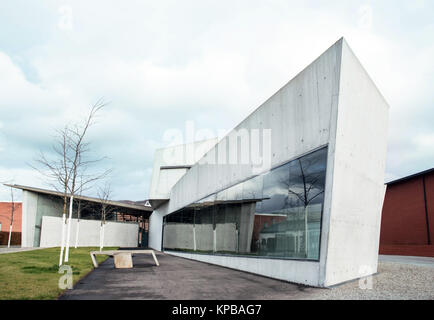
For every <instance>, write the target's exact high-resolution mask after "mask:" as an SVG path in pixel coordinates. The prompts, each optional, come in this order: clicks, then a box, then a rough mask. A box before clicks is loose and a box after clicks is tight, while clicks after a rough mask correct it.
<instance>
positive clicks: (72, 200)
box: [65, 196, 74, 262]
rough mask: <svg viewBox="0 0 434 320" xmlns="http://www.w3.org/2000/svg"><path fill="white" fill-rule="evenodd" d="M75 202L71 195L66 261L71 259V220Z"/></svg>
mask: <svg viewBox="0 0 434 320" xmlns="http://www.w3.org/2000/svg"><path fill="white" fill-rule="evenodd" d="M73 203H74V196H71V199H70V201H69V215H68V232H67V235H66V251H65V262H68V259H69V242H70V240H71V224H72V223H71V220H72V205H73Z"/></svg>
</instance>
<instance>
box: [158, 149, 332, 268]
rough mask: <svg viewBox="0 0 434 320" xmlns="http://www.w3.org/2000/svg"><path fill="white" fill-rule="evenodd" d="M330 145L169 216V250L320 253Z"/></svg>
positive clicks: (300, 256)
mask: <svg viewBox="0 0 434 320" xmlns="http://www.w3.org/2000/svg"><path fill="white" fill-rule="evenodd" d="M326 161H327V148H323V149H320V150H317V151H315V152H312V153H310V154H308V155H306V156H303V157H301V158H299V159H296V160H293V161H291V162H289V163H286V164H284V165H282V166H280V167H277V168H275V169H273V170H271V171H269V172H267V173H265V174H262V175H259V176H256V177H253V178H251V179H249V180H247V181H245V182H243V183H240V184H237V185H235V186H232V187H230V188H228V189H225V190H222V191H221V192H218V193H217V194H214V195H212V196H209V197H207V198H205V199H203V200H201V201H198V202H197V203H195V204H192V205H191V206H190V207H188V208H185V209H183V210H181V211H179V212H177V213H174V214H171V215H168V216H166V217H165V222H164V240H163V246H164V249H165V250H186V251H192V252H196V253H208V254H232V255H253V256H262V257H276V258H287V259H308V260H318V259H319V244H320V234H321V217H322V211H323V202H324V187H325V174H326Z"/></svg>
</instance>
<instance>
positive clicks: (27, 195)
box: [8, 185, 152, 247]
mask: <svg viewBox="0 0 434 320" xmlns="http://www.w3.org/2000/svg"><path fill="white" fill-rule="evenodd" d="M8 186H9V187H13V188H16V189H21V190H22V191H23V196H22V199H23V206H22V233H21V246H22V247H58V246H60V244H61V234H62V213H63V194H62V193H60V192H56V191H52V190H45V189H40V188H34V187H28V186H21V185H8ZM69 201H70V196H69V195H68V202H69ZM106 204H107V208H108V209H107V211H108V212H109V213H108V215H107V217H106V220H107V221H106V224H105V225H104V229H105V231H104V246H119V247H137V246H139V245H145V246H147V237H148V219H149V215H150V214H151V213H152V207H151V206H150V204H147V205H146V204H138V203H133V202H131V201H106ZM79 205H80V221H79V222H78V213H77V210H78V206H79ZM68 206H69V204H68ZM134 217H135V219H134ZM100 221H101V201H100V200H99V199H97V198H92V197H87V196H75V197H74V205H73V213H72V222H71V242H70V243H71V244H72V245H75V243H76V236H77V232H76V230H77V226H78V223H79V233H78V241H77V245H78V246H81V247H89V246H99V244H100V242H99V240H100V233H99V232H100V225H101V222H100Z"/></svg>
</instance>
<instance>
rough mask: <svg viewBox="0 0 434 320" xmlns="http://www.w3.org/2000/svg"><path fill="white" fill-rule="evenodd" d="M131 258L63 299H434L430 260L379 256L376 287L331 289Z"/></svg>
mask: <svg viewBox="0 0 434 320" xmlns="http://www.w3.org/2000/svg"><path fill="white" fill-rule="evenodd" d="M89 259H90V258H89ZM133 259H134V268H133V269H114V267H113V259H112V258H109V259H107V260H106V261H105V262H104V263H102V264H101V266H100V267H99V268H97V269H95V270H94V271H93V272H91V273H90V274H89V275H88V276H87V277H86V278H84V279H82V280H81V281H80V282H79V283H78V284H77V285H76V286H75V288H74V289H73V290H67V291H66V292H65V294H64V295H63V296H61V297H60V299H174V300H181V299H185V300H201V299H209V300H229V299H230V300H240V299H241V300H242V299H247V300H255V299H264V300H268V299H273V300H289V299H339V300H340V299H344V300H345V299H361V300H372V299H405V300H407V299H434V270H433V269H432V266H433V265H432V264H431V263H432V261H431V259H430V258H418V257H397V256H382V257H380V261H379V268H378V274H377V275H375V276H373V277H372V278H371V280H369V282H370V283H371V284H372V289H366V286H364V288H362V287H360V282H359V280H355V281H351V282H348V283H344V284H342V285H339V286H336V287H333V288H331V289H321V288H310V287H304V286H301V285H297V284H292V283H287V282H284V281H279V280H274V279H269V278H265V277H262V276H259V275H254V274H249V273H245V272H242V271H237V270H232V269H228V268H223V267H219V266H216V265H210V264H206V263H202V262H198V261H193V260H187V259H183V258H179V257H175V256H170V255H167V254H159V255H158V260H159V261H160V267H157V266H155V264H154V261H153V260H152V257H151V256H150V255H149V256H148V255H137V256H135V257H134V258H133ZM391 260H393V261H391ZM421 264H423V265H421Z"/></svg>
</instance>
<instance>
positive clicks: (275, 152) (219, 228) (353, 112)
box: [149, 39, 389, 287]
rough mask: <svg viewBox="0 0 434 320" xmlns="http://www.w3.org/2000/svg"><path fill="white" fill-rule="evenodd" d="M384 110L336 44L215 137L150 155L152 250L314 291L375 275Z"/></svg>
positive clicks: (351, 58) (361, 71) (346, 53)
mask: <svg viewBox="0 0 434 320" xmlns="http://www.w3.org/2000/svg"><path fill="white" fill-rule="evenodd" d="M388 109H389V107H388V105H387V103H386V101H385V100H384V98H383V96H382V95H381V94H380V92H379V91H378V89H377V87H376V86H375V84H374V83H373V82H372V80H371V78H370V77H369V76H368V74H367V73H366V71H365V70H364V68H363V67H362V66H361V64H360V62H359V61H358V59H357V58H356V56H355V55H354V54H353V52H352V51H351V49H350V48H349V46H348V44H347V42H346V41H345V40H344V39H341V40H339V41H338V42H336V43H335V44H334V45H333V46H332V47H330V48H329V49H328V50H327V51H326V52H324V53H323V54H322V55H321V56H320V57H319V58H317V59H316V60H315V61H314V62H313V63H312V64H310V65H309V66H308V67H306V68H305V69H304V70H303V71H301V72H300V73H299V74H298V75H297V76H296V77H295V78H294V79H292V80H291V81H290V82H289V83H287V84H286V85H285V86H283V87H282V88H281V89H280V90H278V91H277V92H276V93H275V94H274V95H273V96H271V97H270V98H269V99H268V100H267V101H266V102H264V103H263V104H262V105H261V106H259V108H257V109H256V110H255V111H254V112H253V113H252V114H250V115H249V116H248V117H247V118H246V119H245V120H244V121H242V122H241V123H240V124H239V125H238V126H237V127H236V128H234V129H233V130H232V131H231V132H230V133H229V134H228V135H227V136H225V137H223V138H222V139H221V140H219V141H208V142H205V143H204V142H199V143H197V144H194V143H193V144H189V145H184V146H175V147H170V148H167V149H160V150H158V151H157V153H156V156H155V162H154V170H153V177H152V183H151V188H150V195H149V198H150V201H151V204H152V206H153V208H154V212H153V213H152V215H151V217H150V231H149V232H150V233H149V235H150V238H149V245H150V247H152V248H154V249H156V250H163V251H164V252H166V253H168V254H172V255H176V256H181V257H185V258H189V259H195V260H199V261H204V262H207V263H212V264H217V265H222V266H226V267H230V268H234V269H238V270H244V271H248V272H252V273H256V274H261V275H264V276H268V277H272V278H277V279H282V280H286V281H291V282H296V283H301V284H306V285H312V286H319V287H326V286H331V285H335V284H338V283H341V282H344V281H348V280H352V279H356V278H359V277H363V276H367V275H371V274H373V273H375V272H377V261H378V247H379V235H380V218H381V208H382V204H383V199H384V192H385V187H384V170H385V157H386V144H387V124H388ZM203 144H205V146H203ZM198 145H199V148H198V149H199V151H197V152H196V147H197V146H198ZM200 146H202V147H200ZM174 150H178V151H179V150H184V151H185V153H184V154H183V156H176V157H175V156H174V157H173V158H174V159H175V160H174V161H173V163H170V164H168V162H171V157H170V155H171V154H173V153H174ZM191 152H194V153H195V154H199V155H201V157H199V159H196V161H194V162H191V161H190V160H188V159H186V158H187V157H188V155H189V154H191ZM180 153H181V154H182V152H180Z"/></svg>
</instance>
